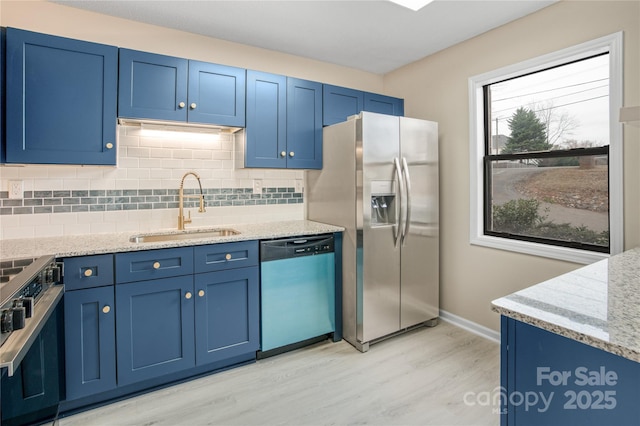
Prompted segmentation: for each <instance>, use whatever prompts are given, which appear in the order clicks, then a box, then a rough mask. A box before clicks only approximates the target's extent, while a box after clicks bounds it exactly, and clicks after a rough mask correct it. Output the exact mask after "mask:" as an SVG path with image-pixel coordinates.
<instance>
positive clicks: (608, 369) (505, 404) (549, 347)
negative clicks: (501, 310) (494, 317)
mask: <svg viewBox="0 0 640 426" xmlns="http://www.w3.org/2000/svg"><path fill="white" fill-rule="evenodd" d="M501 327H502V328H501V335H502V348H501V385H502V386H503V387H504V391H503V392H506V395H508V398H501V399H500V401H501V402H502V412H501V414H502V416H501V424H502V425H504V426H506V425H584V426H587V425H591V426H597V425H637V424H638V420H639V419H640V405H639V404H638V395H639V392H640V364H639V363H637V362H634V361H631V360H630V359H627V358H623V357H621V356H618V355H614V354H612V353H609V352H605V351H603V350H601V349H597V348H595V347H593V346H589V345H586V344H584V343H582V342H579V341H577V340H572V339H569V338H567V337H564V336H560V335H559V334H555V333H552V332H549V331H546V330H543V329H541V328H538V327H535V326H533V325H529V324H525V323H523V322H520V321H516V320H514V319H511V318H506V317H504V316H503V317H502V322H501ZM501 393H502V392H501Z"/></svg>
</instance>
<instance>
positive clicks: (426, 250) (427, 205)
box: [400, 118, 439, 328]
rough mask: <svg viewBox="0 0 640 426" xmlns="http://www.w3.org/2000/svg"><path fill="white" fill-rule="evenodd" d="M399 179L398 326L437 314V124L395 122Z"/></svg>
mask: <svg viewBox="0 0 640 426" xmlns="http://www.w3.org/2000/svg"><path fill="white" fill-rule="evenodd" d="M400 140H401V144H400V146H401V148H400V150H401V157H402V159H403V163H405V164H406V166H407V167H406V168H404V167H403V177H404V179H405V181H406V186H407V188H408V191H409V194H408V196H407V197H405V199H406V202H407V203H408V204H407V208H406V215H407V216H409V217H408V220H406V223H405V226H404V227H403V231H406V233H405V234H404V235H403V239H402V244H401V251H402V259H401V277H402V284H401V295H400V299H401V305H400V306H401V307H400V322H401V324H400V327H401V328H406V327H410V326H412V325H416V324H419V323H422V322H424V321H427V320H430V319H433V318H437V317H438V315H439V230H438V227H439V205H438V199H439V197H438V186H439V184H438V125H437V123H435V122H430V121H424V120H417V119H412V118H401V119H400Z"/></svg>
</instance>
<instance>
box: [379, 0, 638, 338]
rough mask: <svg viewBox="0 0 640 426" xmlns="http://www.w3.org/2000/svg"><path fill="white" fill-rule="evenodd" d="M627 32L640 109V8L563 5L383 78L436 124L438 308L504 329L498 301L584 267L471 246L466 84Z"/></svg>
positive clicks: (628, 100)
mask: <svg viewBox="0 0 640 426" xmlns="http://www.w3.org/2000/svg"><path fill="white" fill-rule="evenodd" d="M618 31H624V74H625V80H624V103H625V105H626V106H631V105H640V65H639V60H640V58H639V56H640V42H639V38H640V35H639V31H640V2H638V1H626V2H614V1H586V2H580V1H562V2H560V3H558V4H555V5H553V6H550V7H548V8H545V9H543V10H541V11H539V12H537V13H535V14H532V15H529V16H527V17H524V18H522V19H520V20H517V21H515V22H512V23H510V24H508V25H505V26H503V27H500V28H497V29H495V30H493V31H490V32H488V33H485V34H483V35H481V36H478V37H476V38H474V39H471V40H469V41H466V42H464V43H461V44H458V45H456V46H454V47H451V48H449V49H446V50H444V51H442V52H439V53H437V54H435V55H432V56H429V57H427V58H424V59H422V60H420V61H417V62H415V63H413V64H411V65H409V66H406V67H403V68H401V69H399V70H396V71H394V72H392V73H389V74H387V75H386V76H385V89H386V91H387V92H390V93H391V94H393V95H394V96H399V97H404V98H405V113H406V115H409V116H413V117H418V118H425V119H431V120H435V121H437V122H439V134H440V161H441V162H440V164H441V171H440V174H441V204H440V206H441V207H440V211H441V214H442V216H441V238H442V239H441V296H440V297H441V299H440V302H441V308H442V309H444V310H445V311H447V312H450V313H452V314H455V315H458V316H461V317H464V318H466V319H468V320H471V321H473V322H476V323H479V324H481V325H484V326H486V327H490V328H493V329H498V327H499V322H498V315H497V314H495V313H492V312H491V310H490V302H491V300H493V299H495V298H498V297H501V296H504V295H506V294H509V293H512V292H514V291H517V290H520V289H522V288H524V287H527V286H530V285H532V284H535V283H538V282H540V281H543V280H546V279H548V278H551V277H553V276H556V275H558V274H560V273H564V272H568V271H570V270H572V269H575V268H577V267H579V266H580V265H576V264H572V263H567V262H560V261H555V260H549V259H544V258H540V257H535V256H528V255H521V254H515V253H510V252H506V251H501V250H495V249H490V248H484V247H478V246H472V245H470V244H469V166H468V165H469V118H468V114H469V107H468V103H469V97H468V96H469V95H468V86H467V84H468V79H469V77H471V76H474V75H478V74H481V73H485V72H488V71H491V70H494V69H497V68H500V67H503V66H507V65H510V64H514V63H517V62H520V61H523V60H527V59H530V58H534V57H536V56H540V55H543V54H546V53H550V52H553V51H556V50H560V49H562V48H565V47H569V46H572V45H575V44H579V43H581V42H585V41H589V40H592V39H595V38H598V37H601V36H604V35H608V34H612V33H615V32H618ZM638 130H639V129H638V128H633V127H631V126H625V141H624V157H625V159H624V167H625V171H624V182H625V188H624V201H625V248H631V247H634V246H637V245H640V168H639V167H638V164H640V136H639V132H638Z"/></svg>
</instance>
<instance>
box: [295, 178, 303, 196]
mask: <svg viewBox="0 0 640 426" xmlns="http://www.w3.org/2000/svg"><path fill="white" fill-rule="evenodd" d="M302 191H304V183H303V180H302V179H296V192H298V193H302Z"/></svg>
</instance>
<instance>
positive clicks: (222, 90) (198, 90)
mask: <svg viewBox="0 0 640 426" xmlns="http://www.w3.org/2000/svg"><path fill="white" fill-rule="evenodd" d="M245 78H246V70H244V69H242V68H234V67H228V66H225V65H217V64H210V63H207V62H198V61H189V121H190V122H196V123H210V124H220V125H224V126H233V127H244V125H245Z"/></svg>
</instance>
